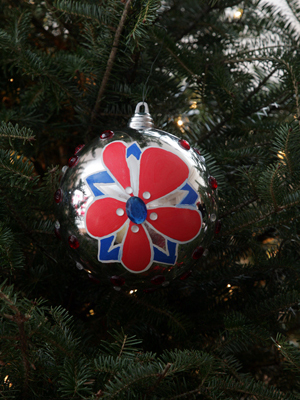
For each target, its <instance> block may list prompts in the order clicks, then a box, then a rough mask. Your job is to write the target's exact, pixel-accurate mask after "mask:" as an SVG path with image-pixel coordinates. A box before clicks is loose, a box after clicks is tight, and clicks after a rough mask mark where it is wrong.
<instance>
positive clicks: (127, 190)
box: [125, 186, 133, 194]
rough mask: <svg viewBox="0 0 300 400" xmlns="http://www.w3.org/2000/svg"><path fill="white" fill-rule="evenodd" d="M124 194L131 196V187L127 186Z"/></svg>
mask: <svg viewBox="0 0 300 400" xmlns="http://www.w3.org/2000/svg"><path fill="white" fill-rule="evenodd" d="M125 192H126V193H127V194H131V193H132V192H133V190H132V187H130V186H127V188H126V189H125Z"/></svg>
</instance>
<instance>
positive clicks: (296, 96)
mask: <svg viewBox="0 0 300 400" xmlns="http://www.w3.org/2000/svg"><path fill="white" fill-rule="evenodd" d="M281 62H282V63H283V64H284V65H285V67H286V69H287V70H288V71H289V72H290V74H291V77H292V83H293V87H294V91H295V101H296V112H297V119H298V121H299V126H300V106H299V92H298V80H297V78H296V75H295V74H294V70H293V67H292V66H291V65H290V64H289V63H288V62H286V61H285V60H281Z"/></svg>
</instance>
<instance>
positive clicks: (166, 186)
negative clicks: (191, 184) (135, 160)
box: [139, 148, 189, 203]
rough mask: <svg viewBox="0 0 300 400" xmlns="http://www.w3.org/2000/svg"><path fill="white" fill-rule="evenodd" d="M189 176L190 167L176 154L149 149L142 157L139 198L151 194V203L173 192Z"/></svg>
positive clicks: (147, 201)
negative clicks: (146, 193) (147, 193)
mask: <svg viewBox="0 0 300 400" xmlns="http://www.w3.org/2000/svg"><path fill="white" fill-rule="evenodd" d="M188 176H189V169H188V166H187V165H186V164H185V162H184V161H182V160H181V158H180V157H178V156H177V155H176V154H173V153H171V152H170V151H167V150H163V149H159V148H149V149H146V150H145V151H144V152H143V153H142V156H141V166H140V187H139V197H140V198H141V199H142V198H143V193H145V192H149V193H150V198H149V199H146V200H144V201H145V203H149V202H150V201H152V200H155V199H158V198H160V197H162V196H165V195H166V194H168V193H170V192H173V191H174V190H175V189H177V188H178V187H179V186H181V185H182V184H183V182H184V181H185V180H186V179H187V178H188Z"/></svg>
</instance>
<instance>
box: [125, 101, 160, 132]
mask: <svg viewBox="0 0 300 400" xmlns="http://www.w3.org/2000/svg"><path fill="white" fill-rule="evenodd" d="M142 108H144V111H141V109H142ZM128 127H129V128H132V129H136V130H137V131H140V130H145V129H150V128H153V127H154V124H153V119H152V117H151V115H150V113H149V107H148V104H147V103H145V102H143V101H140V102H139V103H138V104H137V106H136V108H135V112H134V115H133V116H132V117H131V118H130V120H129V123H128Z"/></svg>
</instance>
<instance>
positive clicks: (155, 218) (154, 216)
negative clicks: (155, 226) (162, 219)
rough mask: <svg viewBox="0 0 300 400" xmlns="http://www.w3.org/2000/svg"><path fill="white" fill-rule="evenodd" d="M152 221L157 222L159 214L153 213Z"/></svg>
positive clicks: (151, 215)
mask: <svg viewBox="0 0 300 400" xmlns="http://www.w3.org/2000/svg"><path fill="white" fill-rule="evenodd" d="M150 219H151V220H152V221H155V220H157V214H156V213H154V212H153V213H151V214H150Z"/></svg>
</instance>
